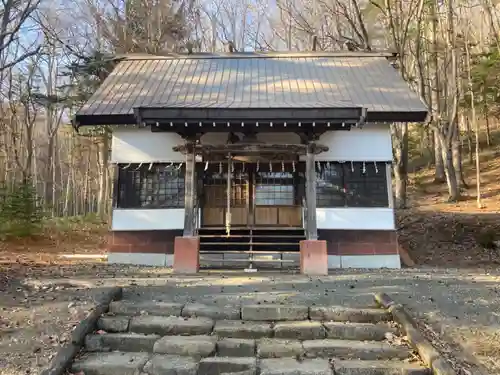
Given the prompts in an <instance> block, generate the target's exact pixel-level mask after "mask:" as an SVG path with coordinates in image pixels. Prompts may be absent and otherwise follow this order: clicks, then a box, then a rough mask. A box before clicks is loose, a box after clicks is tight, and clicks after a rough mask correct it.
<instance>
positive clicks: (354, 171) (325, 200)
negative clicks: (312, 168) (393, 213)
mask: <svg viewBox="0 0 500 375" xmlns="http://www.w3.org/2000/svg"><path fill="white" fill-rule="evenodd" d="M386 165H387V162H376V164H375V162H373V161H370V162H369V161H366V162H352V163H351V162H343V163H342V162H318V163H316V207H318V208H338V207H348V208H354V207H363V208H388V207H389V191H388V186H387V178H388V176H387V168H386Z"/></svg>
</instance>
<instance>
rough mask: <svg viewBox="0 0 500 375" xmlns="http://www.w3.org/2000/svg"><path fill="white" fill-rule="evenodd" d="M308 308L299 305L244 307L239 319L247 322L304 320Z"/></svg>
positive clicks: (307, 315) (307, 314)
mask: <svg viewBox="0 0 500 375" xmlns="http://www.w3.org/2000/svg"><path fill="white" fill-rule="evenodd" d="M308 317H309V307H307V306H300V305H244V306H242V307H241V319H243V320H248V321H282V320H305V319H308Z"/></svg>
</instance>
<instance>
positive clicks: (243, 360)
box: [198, 357, 257, 375]
mask: <svg viewBox="0 0 500 375" xmlns="http://www.w3.org/2000/svg"><path fill="white" fill-rule="evenodd" d="M198 374H200V375H201V374H203V375H205V374H207V375H231V374H234V375H236V374H237V375H256V374H257V360H256V359H255V358H254V357H210V358H204V359H202V360H201V361H200V365H199V368H198Z"/></svg>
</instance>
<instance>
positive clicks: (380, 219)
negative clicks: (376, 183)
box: [316, 207, 396, 230]
mask: <svg viewBox="0 0 500 375" xmlns="http://www.w3.org/2000/svg"><path fill="white" fill-rule="evenodd" d="M316 221H317V225H318V229H366V230H375V229H379V230H394V229H395V228H396V226H395V221H394V210H393V209H392V208H357V207H349V208H317V209H316Z"/></svg>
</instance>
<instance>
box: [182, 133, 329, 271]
mask: <svg viewBox="0 0 500 375" xmlns="http://www.w3.org/2000/svg"><path fill="white" fill-rule="evenodd" d="M232 137H233V139H234V137H236V138H238V137H237V136H236V135H232ZM238 139H239V138H238ZM304 143H305V144H265V143H262V144H259V143H258V142H257V140H256V137H255V135H254V134H248V133H247V134H245V135H244V137H243V140H241V141H240V142H235V143H233V144H220V145H202V144H199V143H198V142H197V141H194V142H193V143H191V144H189V143H188V142H186V144H184V145H178V146H176V147H174V151H175V152H181V153H183V154H185V155H186V160H188V161H191V165H189V164H186V176H185V181H186V184H185V207H186V208H188V207H192V210H188V209H186V211H185V226H184V229H185V230H184V236H186V237H193V238H198V239H199V242H198V241H193V242H192V244H193V245H194V246H199V255H200V256H201V261H202V264H201V265H202V266H206V267H210V266H212V267H228V266H233V265H236V266H238V267H240V268H241V267H242V266H243V267H245V266H246V267H247V268H246V269H247V270H249V271H250V270H255V264H256V263H257V264H258V263H260V264H261V265H262V266H264V267H266V268H276V267H277V268H283V267H284V265H285V263H287V265H288V267H287V268H290V266H291V267H292V268H293V267H294V266H295V265H296V266H297V267H298V265H299V263H300V262H299V258H300V257H299V255H300V248H301V243H302V241H305V240H314V241H316V240H317V238H318V235H317V227H316V215H309V216H308V215H307V212H308V209H310V210H311V212H314V213H315V212H316V165H315V161H314V157H315V155H316V154H319V153H321V152H324V151H328V147H326V146H321V145H318V144H316V143H315V142H314V141H312V140H308V139H307V138H305V142H304ZM302 159H306V160H305V161H302ZM196 160H201V161H202V162H201V163H196ZM308 161H309V162H308ZM188 173H189V174H188ZM188 181H194V183H193V184H192V185H191V184H190V183H189V182H188ZM308 188H309V189H308ZM190 224H193V228H192V229H191V225H190ZM191 230H192V231H191ZM179 243H182V242H179ZM179 249H181V250H179V251H178V252H177V255H175V254H176V251H177V250H176V249H174V264H175V257H176V256H177V257H179V256H182V257H183V258H184V257H185V254H186V251H185V250H184V249H183V248H179ZM181 251H182V253H181ZM321 251H322V252H324V258H325V259H326V258H327V252H326V243H324V246H322V249H321ZM190 253H192V252H190ZM195 253H196V252H194V253H193V254H195ZM180 254H182V255H180ZM194 256H196V255H194ZM199 260H200V259H199V258H198V257H197V256H196V259H194V260H193V262H192V264H193V265H194V266H195V267H198V266H199ZM302 263H304V262H302ZM321 268H322V269H324V270H323V271H317V272H320V273H326V272H327V268H326V264H325V266H324V265H321Z"/></svg>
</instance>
